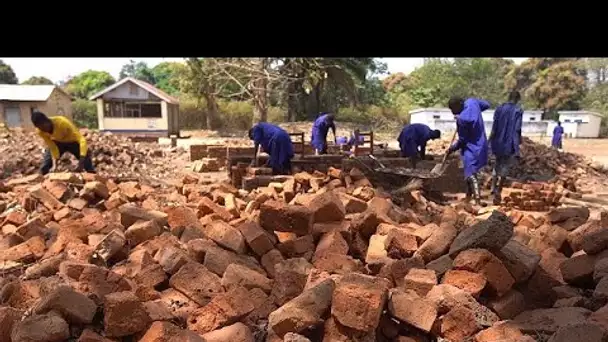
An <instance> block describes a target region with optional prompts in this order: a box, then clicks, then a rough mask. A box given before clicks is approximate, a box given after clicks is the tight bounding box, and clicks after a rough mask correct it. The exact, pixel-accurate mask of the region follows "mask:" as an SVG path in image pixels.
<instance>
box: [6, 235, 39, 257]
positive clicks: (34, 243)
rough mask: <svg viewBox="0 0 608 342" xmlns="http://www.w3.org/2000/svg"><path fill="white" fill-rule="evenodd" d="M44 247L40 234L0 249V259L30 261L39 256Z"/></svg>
mask: <svg viewBox="0 0 608 342" xmlns="http://www.w3.org/2000/svg"><path fill="white" fill-rule="evenodd" d="M45 248H46V247H45V244H44V240H43V239H42V238H41V237H40V236H34V237H32V238H31V239H29V240H27V241H25V242H23V243H21V244H18V245H16V246H14V247H11V248H9V249H5V250H3V251H0V261H18V262H24V263H27V262H31V261H34V260H36V259H39V258H41V257H42V256H43V254H44V250H45Z"/></svg>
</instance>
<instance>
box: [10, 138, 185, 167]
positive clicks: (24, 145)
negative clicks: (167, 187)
mask: <svg viewBox="0 0 608 342" xmlns="http://www.w3.org/2000/svg"><path fill="white" fill-rule="evenodd" d="M83 134H84V136H85V138H86V139H87V143H88V146H89V149H90V151H91V153H92V159H93V163H94V164H95V167H96V169H97V172H100V173H103V174H107V175H112V176H113V177H134V176H137V177H140V176H150V177H155V178H161V179H166V178H168V177H172V176H174V175H175V174H176V171H181V169H182V168H183V166H184V165H185V164H186V163H187V162H188V154H187V153H186V151H185V150H183V149H182V148H161V147H159V146H158V144H156V143H145V142H133V141H131V139H129V138H127V137H125V136H120V135H113V134H109V133H107V134H106V133H99V132H94V131H83ZM45 148H46V146H44V143H43V141H42V139H41V138H40V137H39V136H38V135H37V134H35V133H34V132H27V131H21V130H19V129H13V130H11V131H3V132H1V133H0V171H1V172H0V179H5V178H10V177H15V176H19V175H30V174H33V173H36V172H38V169H39V167H40V164H41V163H42V155H43V152H44V149H45ZM70 160H71V162H70ZM75 166H76V160H75V158H74V157H72V156H71V155H70V154H65V155H64V156H63V158H62V163H61V165H60V167H59V168H60V169H61V170H71V169H73V168H75Z"/></svg>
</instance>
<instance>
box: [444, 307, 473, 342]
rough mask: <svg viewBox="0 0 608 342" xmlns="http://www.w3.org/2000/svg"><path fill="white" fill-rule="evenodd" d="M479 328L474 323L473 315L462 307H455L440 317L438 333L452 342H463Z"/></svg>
mask: <svg viewBox="0 0 608 342" xmlns="http://www.w3.org/2000/svg"><path fill="white" fill-rule="evenodd" d="M479 330H481V327H480V326H479V325H477V323H476V321H475V314H474V313H473V312H472V311H471V310H469V309H467V308H466V307H464V306H457V307H455V308H454V309H452V310H450V312H448V313H447V314H446V315H444V316H443V317H441V320H440V322H439V331H440V334H441V336H443V337H445V338H446V339H448V340H450V341H454V342H459V341H465V340H466V339H467V338H468V337H470V336H472V335H474V334H475V333H477V332H478V331H479Z"/></svg>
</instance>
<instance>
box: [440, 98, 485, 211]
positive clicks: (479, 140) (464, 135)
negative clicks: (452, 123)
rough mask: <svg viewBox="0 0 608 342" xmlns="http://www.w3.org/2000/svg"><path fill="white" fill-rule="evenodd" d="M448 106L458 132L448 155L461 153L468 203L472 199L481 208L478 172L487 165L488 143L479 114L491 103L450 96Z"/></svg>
mask: <svg viewBox="0 0 608 342" xmlns="http://www.w3.org/2000/svg"><path fill="white" fill-rule="evenodd" d="M448 107H450V110H451V111H452V114H454V118H455V119H456V129H457V132H458V140H457V141H456V142H455V143H454V144H452V146H450V147H449V149H448V154H451V153H454V152H456V151H458V150H460V156H461V158H462V164H463V166H464V178H465V179H466V181H467V200H470V199H471V197H473V198H474V199H475V204H476V205H483V204H482V202H481V190H480V187H479V180H478V178H477V173H478V172H479V170H481V169H482V168H483V167H484V166H486V165H487V164H488V140H487V138H486V131H485V128H484V124H483V117H482V116H481V112H483V111H484V110H486V109H488V108H490V104H489V103H488V102H487V101H485V100H480V99H475V98H469V99H467V100H464V99H463V98H461V97H452V98H451V99H450V101H449V102H448Z"/></svg>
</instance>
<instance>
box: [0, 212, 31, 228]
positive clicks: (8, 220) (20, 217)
mask: <svg viewBox="0 0 608 342" xmlns="http://www.w3.org/2000/svg"><path fill="white" fill-rule="evenodd" d="M26 221H27V213H24V212H22V211H11V212H10V213H8V215H6V217H5V218H4V222H3V223H2V224H3V225H5V224H12V225H15V226H20V225H22V224H24V223H25V222H26Z"/></svg>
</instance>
